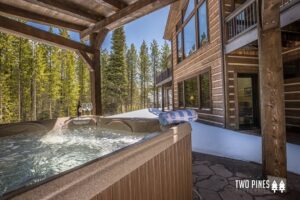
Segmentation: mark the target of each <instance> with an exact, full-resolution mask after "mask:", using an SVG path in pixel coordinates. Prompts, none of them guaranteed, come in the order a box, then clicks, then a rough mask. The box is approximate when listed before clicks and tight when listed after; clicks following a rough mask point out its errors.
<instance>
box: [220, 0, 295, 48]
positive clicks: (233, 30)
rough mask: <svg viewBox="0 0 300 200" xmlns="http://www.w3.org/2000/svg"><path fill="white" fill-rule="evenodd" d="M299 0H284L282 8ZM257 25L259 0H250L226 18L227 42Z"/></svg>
mask: <svg viewBox="0 0 300 200" xmlns="http://www.w3.org/2000/svg"><path fill="white" fill-rule="evenodd" d="M297 1H298V0H282V1H281V8H286V7H289V6H290V5H292V4H293V3H295V2H297ZM256 25H257V2H256V0H248V1H246V2H245V3H244V4H243V5H242V6H240V7H238V8H237V9H235V10H234V11H233V12H232V13H231V14H230V15H229V16H228V17H226V19H225V31H226V32H225V33H226V36H225V37H226V39H227V42H230V40H233V39H234V38H236V37H238V36H240V35H241V34H243V33H245V32H247V31H249V30H251V29H252V28H254V27H256Z"/></svg>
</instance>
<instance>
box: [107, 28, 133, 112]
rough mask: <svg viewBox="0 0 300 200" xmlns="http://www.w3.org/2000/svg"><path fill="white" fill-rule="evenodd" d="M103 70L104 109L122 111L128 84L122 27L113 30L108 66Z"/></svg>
mask: <svg viewBox="0 0 300 200" xmlns="http://www.w3.org/2000/svg"><path fill="white" fill-rule="evenodd" d="M104 70H105V71H104V74H105V79H106V82H105V83H106V85H105V86H104V87H105V89H104V90H105V91H106V95H108V98H109V100H108V105H107V108H106V110H107V111H108V113H110V114H113V113H117V112H122V110H123V108H122V107H123V106H124V105H125V100H126V99H125V98H126V96H127V91H126V89H127V84H128V79H127V70H126V62H125V33H124V29H123V27H121V28H118V29H116V30H115V31H114V32H113V35H112V48H111V55H110V59H109V66H108V67H106V68H105V69H104ZM124 99H125V100H124Z"/></svg>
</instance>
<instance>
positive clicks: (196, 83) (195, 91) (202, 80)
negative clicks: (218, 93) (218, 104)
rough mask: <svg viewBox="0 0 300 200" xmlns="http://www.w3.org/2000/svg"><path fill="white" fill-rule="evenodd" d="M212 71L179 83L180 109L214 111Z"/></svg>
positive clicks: (206, 71) (208, 70)
mask: <svg viewBox="0 0 300 200" xmlns="http://www.w3.org/2000/svg"><path fill="white" fill-rule="evenodd" d="M211 94H212V88H211V73H210V69H207V70H205V71H204V72H202V73H201V74H199V75H198V76H195V77H193V78H190V79H187V80H184V81H182V82H179V83H178V103H179V107H189V108H199V109H200V110H201V111H203V112H207V111H209V112H210V111H211V109H212V99H211Z"/></svg>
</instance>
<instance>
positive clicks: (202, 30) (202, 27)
mask: <svg viewBox="0 0 300 200" xmlns="http://www.w3.org/2000/svg"><path fill="white" fill-rule="evenodd" d="M198 21H199V26H198V27H199V30H198V31H199V35H198V36H199V46H200V47H201V46H203V44H205V43H206V42H207V41H208V35H207V13H206V1H204V2H203V4H202V5H201V6H200V8H199V9H198Z"/></svg>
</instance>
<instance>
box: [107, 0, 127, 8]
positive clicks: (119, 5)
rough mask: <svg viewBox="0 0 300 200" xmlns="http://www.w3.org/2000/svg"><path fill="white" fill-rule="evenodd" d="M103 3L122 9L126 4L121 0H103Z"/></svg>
mask: <svg viewBox="0 0 300 200" xmlns="http://www.w3.org/2000/svg"><path fill="white" fill-rule="evenodd" d="M103 1H104V2H105V3H107V4H109V5H112V6H113V7H115V8H118V9H123V8H125V7H126V6H127V4H126V3H124V2H123V1H119V0H103Z"/></svg>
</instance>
